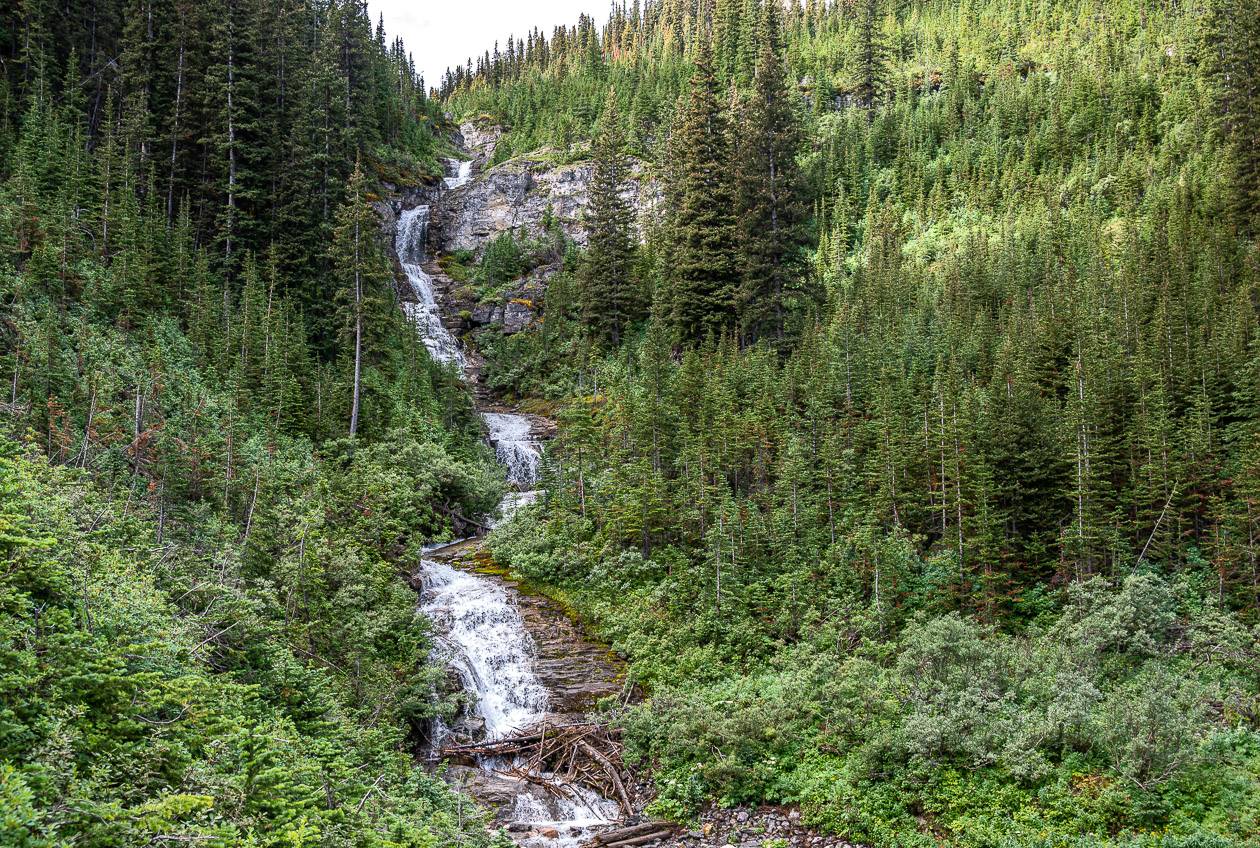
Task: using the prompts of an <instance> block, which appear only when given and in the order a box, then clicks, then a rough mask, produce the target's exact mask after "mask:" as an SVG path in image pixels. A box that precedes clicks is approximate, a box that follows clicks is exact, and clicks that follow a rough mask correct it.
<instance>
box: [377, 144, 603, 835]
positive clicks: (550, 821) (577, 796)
mask: <svg viewBox="0 0 1260 848" xmlns="http://www.w3.org/2000/svg"><path fill="white" fill-rule="evenodd" d="M447 168H448V173H449V174H450V175H449V176H447V178H446V180H445V182H446V187H447V188H448V189H454V188H459V187H460V186H462V185H465V184H466V183H467V182H468V181H469V180H470V179H471V178H472V162H462V161H459V160H454V159H452V160H448V161H447ZM428 226H429V207H427V206H420V207H416V208H415V209H411V210H408V211H405V212H403V213H402V214H400V215H399V218H398V229H397V232H396V234H395V245H394V246H395V249H396V250H397V253H398V259H399V262H400V263H401V264H402V267H403V270H404V272H405V273H406V275H407V279H408V281H409V282H410V284H411V287H412V289H413V290H414V291H415V293H416V298H417V300H418V301H419V302H418V303H413V304H406V305H405V307H404V308H405V309H406V311H407V315H408V316H409V317H410V318H411V320H412V322H413V323H414V324H415V326H416V329H417V331H418V332H419V333H420V335H421V336H422V338H423V339H424V344H425V346H426V347H427V348H428V349H429V352H430V353H431V354H432V356H433V358H434V359H436V360H438V361H440V362H445V363H454V364H455V365H457V366H458V367H459V368H461V369H464V368H465V367H466V364H467V363H466V361H465V357H464V355H463V351H462V350H461V349H460V346H459V343H458V342H457V341H456V339H455V338H454V337H453V336H452V335H451V334H450V332H449V331H448V330H447V329H446V327H445V326H444V325H443V324H442V314H441V308H440V306H439V304H438V302H437V297H436V296H435V293H434V290H433V280H432V278H431V277H430V276H429V275H428V274H427V273H425V271H424V269H423V267H422V266H421V263H423V262H424V261H425V259H426V255H425V250H426V242H427V240H428ZM482 418H483V419H484V420H485V422H486V428H487V430H488V431H489V434H490V435H489V440H490V443H491V444H492V445H493V446H494V450H495V455H496V456H497V457H498V460H499V463H500V464H501V465H502V466H503V468H504V471H505V473H506V476H507V478H508V480H509V481H510V482H511V483H512V484H513V487H514V490H513V491H510V492H509V493H508V494H507V496H506V497H504V499H503V502H502V503H501V504H500V505H499V518H498V521H499V522H502V521H506V520H508V519H509V518H510V517H511V516H512V515H513V514H514V513H515V512H516V511H517V510H518V509H520V508H521V507H522V506H524V505H526V504H529V503H533V502H534V501H535V500H536V499H537V497H538V492H537V491H535V490H534V487H535V486H536V485H537V482H538V471H539V466H540V464H541V460H542V445H541V443H540V442H539V440H538V439H536V438H534V436H533V433H532V424H531V422H530V420H529V418H527V417H526V416H524V415H517V414H514V413H502V412H486V413H482ZM426 552H427V551H426ZM421 576H422V580H423V587H424V588H423V590H422V592H421V600H420V609H421V611H422V612H423V613H424V614H425V616H427V617H428V618H429V620H430V621H432V622H433V623H434V625H435V627H436V629H437V631H438V632H439V633H440V634H441V636H440V637H439V646H440V650H441V652H442V653H443V654H444V659H445V661H446V662H447V664H448V665H449V666H450V667H451V668H452V669H454V670H455V672H456V673H457V674H458V675H459V677H460V680H461V682H462V683H463V686H464V689H465V690H466V691H468V692H469V693H471V694H472V695H474V696H475V698H476V706H475V711H476V713H477V715H478V716H479V717H480V718H481V719H482V720H483V721H484V722H485V738H486V739H501V738H503V737H505V736H510V735H511V734H512V733H513V732H516V731H519V730H523V729H525V728H527V727H529V726H531V725H533V724H537V723H538V722H540V721H542V720H543V718H544V717H545V715H546V712H547V707H548V694H547V690H546V688H545V687H544V686H543V685H542V683H541V682H540V681H539V679H538V676H537V674H535V672H534V656H535V645H534V640H533V638H532V637H531V636H530V634H529V631H528V630H527V629H526V627H525V622H524V621H523V620H522V618H521V614H520V611H519V610H518V609H517V608H516V606H515V605H514V604H513V603H512V601H511V599H510V598H509V597H508V595H507V592H506V591H505V590H504V588H503V587H502V586H501V585H500V584H498V583H496V582H494V581H493V580H490V579H487V578H485V577H482V576H480V575H477V574H470V573H468V572H465V571H460V570H459V569H456V568H454V567H452V566H451V565H449V564H446V563H443V562H438V561H436V560H431V559H422V560H421ZM448 733H449V730H448V729H447V728H446V727H445V726H443V725H441V724H440V723H439V724H438V726H437V727H436V728H435V733H434V742H435V744H437V745H439V746H440V745H441V744H442V742H443V741H444V738H445V737H446V735H447V734H448ZM503 765H504V764H503V763H501V762H496V761H493V760H482V761H481V762H480V766H481V768H482V769H483V770H485V771H493V770H495V769H496V768H501V767H502V766H503ZM567 789H568V790H570V792H571V793H572V797H571V798H551V797H539V796H538V795H536V794H532V793H531V792H529V791H528V790H527V789H526V790H525V791H522V792H521V793H520V794H518V795H517V796H516V800H515V802H514V805H513V810H512V815H511V818H512V820H513V821H516V822H524V823H527V824H528V825H529V827H530V830H529V832H527V833H524V834H520V835H517V836H516V837H515V839H516V842H517V843H518V844H520V845H522V846H525V848H543V846H546V848H573V846H577V845H578V844H580V843H581V842H583V841H585V840H586V839H587V838H588V837H589V836H590V833H591V831H592V829H594V828H598V827H600V826H603V825H607V824H609V823H612V822H615V821H617V820H618V818H619V812H620V811H619V808H618V806H617V804H616V803H614V802H612V801H609V800H608V799H606V798H602V797H600V796H599V795H598V794H596V793H594V792H591V791H590V790H588V789H586V788H584V787H581V786H575V785H570V786H568V787H567ZM550 830H554V831H555V832H556V833H557V834H558V836H556V837H553V838H548V837H546V836H543V835H542V831H550Z"/></svg>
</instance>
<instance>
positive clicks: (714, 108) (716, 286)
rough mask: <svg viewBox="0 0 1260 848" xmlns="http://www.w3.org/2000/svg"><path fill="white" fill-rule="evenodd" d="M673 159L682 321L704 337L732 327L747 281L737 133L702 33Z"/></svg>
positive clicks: (689, 334) (674, 248)
mask: <svg viewBox="0 0 1260 848" xmlns="http://www.w3.org/2000/svg"><path fill="white" fill-rule="evenodd" d="M673 160H674V161H673V165H674V174H673V179H674V181H675V184H674V185H673V186H672V191H671V196H670V197H669V200H671V201H672V210H671V212H672V216H673V218H672V220H671V224H670V230H671V232H670V241H671V256H670V260H671V264H672V278H673V279H672V283H673V290H672V300H673V304H672V306H673V315H674V323H675V325H676V326H677V328H678V331H679V333H680V335H682V336H683V337H684V338H686V339H690V340H692V341H697V340H700V339H703V338H704V337H705V336H706V335H708V334H710V333H715V334H719V335H720V334H722V333H725V332H727V331H728V330H729V329H730V328H731V326H732V325H733V323H734V318H735V293H736V289H737V287H738V285H739V266H738V262H737V260H736V255H737V251H736V244H735V239H736V231H735V214H734V187H733V185H732V179H731V155H730V139H729V136H728V133H727V119H726V113H725V112H724V110H723V105H722V102H721V100H720V99H719V98H718V86H717V79H716V77H714V75H713V66H712V59H711V51H710V47H709V43H708V40H707V38H702V39H701V41H700V46H699V50H698V53H697V58H696V70H695V73H694V75H693V76H692V78H691V91H690V94H689V96H688V98H687V103H686V105H685V107H684V108H683V112H682V118H681V120H680V122H679V125H678V128H677V130H676V131H675V136H674V139H673Z"/></svg>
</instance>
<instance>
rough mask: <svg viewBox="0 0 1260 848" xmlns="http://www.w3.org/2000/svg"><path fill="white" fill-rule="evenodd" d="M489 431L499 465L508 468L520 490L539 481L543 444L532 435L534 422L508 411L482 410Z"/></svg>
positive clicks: (510, 480) (526, 488)
mask: <svg viewBox="0 0 1260 848" xmlns="http://www.w3.org/2000/svg"><path fill="white" fill-rule="evenodd" d="M481 417H482V418H483V419H485V422H486V427H487V428H488V429H489V430H490V444H491V445H492V446H493V447H494V455H495V456H496V457H498V460H499V464H500V465H502V466H503V467H504V468H506V469H507V476H508V481H509V482H511V483H514V484H516V485H517V486H518V487H520V489H522V490H523V491H528V490H530V489H532V488H533V487H534V486H535V484H537V483H538V467H539V465H541V463H542V446H541V445H540V444H539V442H538V440H537V439H536V438H534V436H533V432H532V431H533V424H531V423H530V420H529V419H528V418H526V417H525V416H524V415H517V414H515V413H511V412H483V413H482V414H481Z"/></svg>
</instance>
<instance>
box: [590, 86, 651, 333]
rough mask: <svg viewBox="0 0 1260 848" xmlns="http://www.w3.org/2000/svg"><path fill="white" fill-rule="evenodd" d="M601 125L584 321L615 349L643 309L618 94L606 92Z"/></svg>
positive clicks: (593, 178)
mask: <svg viewBox="0 0 1260 848" xmlns="http://www.w3.org/2000/svg"><path fill="white" fill-rule="evenodd" d="M601 123H602V128H601V131H600V135H599V138H598V139H597V140H596V143H595V148H594V154H595V163H594V166H593V170H592V174H591V187H590V208H589V209H588V211H587V218H586V231H587V233H588V236H589V249H588V251H587V254H586V257H585V259H584V261H583V265H582V319H583V321H584V322H585V324H586V325H587V326H588V327H589V328H591V330H592V331H593V332H594V333H595V335H596V336H597V337H599V338H601V339H604V340H607V341H609V342H611V343H612V345H613V346H614V347H616V346H617V345H619V344H620V343H621V339H622V336H623V334H624V333H625V330H626V328H627V327H628V326H629V325H630V324H631V323H632V322H633V321H635V320H637V319H638V318H640V317H642V309H643V306H642V304H643V298H642V296H641V294H640V286H639V281H638V279H637V276H636V274H635V261H636V254H637V252H638V251H637V243H636V239H637V237H636V234H635V231H634V209H633V207H631V205H630V203H629V202H628V201H627V200H626V199H625V197H624V196H623V195H624V192H625V191H626V160H625V154H624V153H623V152H622V146H623V141H622V134H621V116H620V114H619V113H618V111H617V96H616V92H609V95H608V99H607V105H606V106H605V108H604V116H603V119H602V122H601Z"/></svg>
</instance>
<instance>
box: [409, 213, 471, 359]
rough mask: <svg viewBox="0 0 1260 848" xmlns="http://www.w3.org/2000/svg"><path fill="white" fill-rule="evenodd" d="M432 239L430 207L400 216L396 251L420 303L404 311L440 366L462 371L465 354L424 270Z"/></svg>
mask: <svg viewBox="0 0 1260 848" xmlns="http://www.w3.org/2000/svg"><path fill="white" fill-rule="evenodd" d="M428 238H429V207H427V206H417V207H416V208H414V209H408V210H406V211H404V212H402V213H401V214H400V215H399V216H398V229H397V230H396V231H395V233H394V250H395V251H396V252H397V253H398V261H399V263H400V264H401V265H402V268H403V273H405V274H406V275H407V282H408V283H410V284H411V290H412V291H413V292H414V293H415V295H416V300H417V302H416V303H404V304H403V309H404V311H406V313H407V317H408V318H410V319H411V322H412V323H413V324H415V326H416V330H417V331H419V333H420V335H421V337H422V338H423V339H424V346H425V347H426V348H428V349H429V354H430V355H431V356H432V357H433V358H434V359H436V360H437V361H438V362H443V363H454V364H455V365H456V366H458V367H459V368H461V369H462V368H463V367H464V354H463V352H462V351H460V349H459V343H458V342H457V341H455V337H454V336H452V335H451V332H450V330H448V329H446V327H445V325H443V324H442V310H441V308H440V307H439V306H438V302H437V295H436V294H435V293H434V291H433V278H432V277H430V276H429V275H428V273H427V272H426V271H425V270H424V268H423V267H422V266H421V263H422V262H424V260H425V249H426V243H427V242H428Z"/></svg>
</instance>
